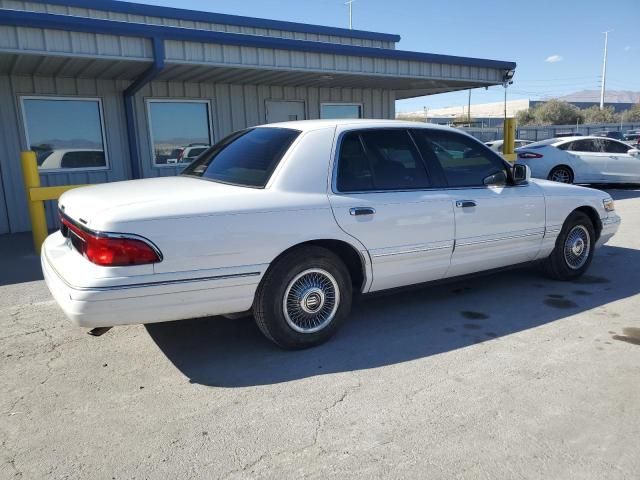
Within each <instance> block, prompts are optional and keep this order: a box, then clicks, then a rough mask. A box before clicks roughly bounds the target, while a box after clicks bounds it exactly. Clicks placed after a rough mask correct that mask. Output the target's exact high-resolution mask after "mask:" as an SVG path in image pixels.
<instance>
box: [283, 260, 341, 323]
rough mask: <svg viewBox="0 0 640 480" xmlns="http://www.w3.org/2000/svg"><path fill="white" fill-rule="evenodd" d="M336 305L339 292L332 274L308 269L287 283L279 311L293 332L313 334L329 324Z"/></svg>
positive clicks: (334, 313)
mask: <svg viewBox="0 0 640 480" xmlns="http://www.w3.org/2000/svg"><path fill="white" fill-rule="evenodd" d="M339 304H340V291H339V289H338V283H337V282H336V279H335V278H333V275H331V274H330V273H329V272H327V271H326V270H323V269H320V268H311V269H309V270H305V271H304V272H302V273H299V274H298V275H296V276H295V277H294V278H293V280H291V282H289V285H288V286H287V289H286V291H285V294H284V299H283V303H282V309H283V312H284V318H285V320H286V321H287V323H288V324H289V326H290V327H291V328H293V329H294V330H295V331H296V332H300V333H314V332H317V331H319V330H322V329H323V328H325V327H326V326H327V325H328V324H329V323H331V321H332V320H333V318H334V317H335V315H336V312H337V311H338V305H339Z"/></svg>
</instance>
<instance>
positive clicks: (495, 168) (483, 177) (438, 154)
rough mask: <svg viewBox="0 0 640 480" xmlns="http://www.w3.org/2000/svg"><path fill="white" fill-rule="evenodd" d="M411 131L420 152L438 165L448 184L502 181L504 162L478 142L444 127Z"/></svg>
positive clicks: (458, 184)
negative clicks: (444, 129)
mask: <svg viewBox="0 0 640 480" xmlns="http://www.w3.org/2000/svg"><path fill="white" fill-rule="evenodd" d="M413 135H414V137H415V139H416V142H417V143H418V146H419V147H420V150H421V151H422V152H423V156H424V157H425V158H428V159H430V160H431V161H432V162H435V163H437V164H438V165H439V166H440V167H441V169H442V172H443V173H444V176H445V178H446V181H447V185H448V186H450V187H479V186H485V185H495V184H505V183H506V181H507V178H508V174H507V169H506V165H505V164H504V162H503V161H502V160H501V159H500V158H499V157H498V156H497V155H495V154H494V153H493V152H492V151H491V150H489V149H488V148H487V147H486V146H484V145H483V144H481V143H480V142H477V141H475V140H473V139H471V138H467V137H466V136H464V135H460V134H458V133H454V132H448V131H438V130H426V129H419V130H418V129H417V130H414V131H413Z"/></svg>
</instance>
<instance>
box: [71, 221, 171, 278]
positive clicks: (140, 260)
mask: <svg viewBox="0 0 640 480" xmlns="http://www.w3.org/2000/svg"><path fill="white" fill-rule="evenodd" d="M61 222H62V224H63V226H64V227H65V228H66V229H68V231H69V234H68V235H71V237H72V238H71V243H72V244H73V246H74V247H75V248H76V250H78V252H80V253H81V254H82V255H83V256H84V257H85V258H86V259H87V260H89V261H90V262H92V263H95V264H96V265H100V266H103V267H124V266H127V265H145V264H149V263H156V262H159V261H160V260H161V258H160V256H159V255H158V252H157V251H156V250H155V249H154V248H152V247H151V246H150V245H149V244H147V243H146V242H144V241H143V240H137V239H134V238H128V237H127V236H125V235H123V236H122V237H119V236H118V235H117V234H110V236H103V235H94V234H92V233H90V232H87V231H85V230H83V229H82V228H79V227H78V226H76V225H74V224H73V223H72V222H70V221H69V220H68V219H66V218H64V217H62V218H61ZM73 237H76V238H73Z"/></svg>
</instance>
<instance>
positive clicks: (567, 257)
mask: <svg viewBox="0 0 640 480" xmlns="http://www.w3.org/2000/svg"><path fill="white" fill-rule="evenodd" d="M574 232H575V233H574ZM570 235H574V236H573V237H572V238H573V239H575V240H576V241H577V242H578V243H577V244H576V243H575V242H572V241H571V240H569V243H568V242H567V239H568V238H569V236H570ZM585 235H588V244H587V245H586V248H588V252H587V253H586V255H584V253H581V254H580V255H579V256H578V255H576V253H575V252H576V251H578V250H579V248H578V247H579V245H580V242H583V247H584V246H585V243H586V242H585ZM595 243H596V233H595V228H594V227H593V222H592V221H591V219H590V218H589V217H588V216H587V215H586V214H584V213H582V212H573V213H572V214H571V215H569V217H568V218H567V220H566V221H565V222H564V225H563V226H562V230H561V231H560V235H558V238H557V239H556V246H555V248H554V249H553V251H552V252H551V255H549V257H548V258H547V259H546V260H545V261H544V264H543V265H544V269H545V271H546V273H547V274H548V275H549V276H550V277H551V278H553V279H555V280H564V281H567V280H574V279H576V278H578V277H580V276H581V275H583V274H584V272H586V271H587V269H588V268H589V265H591V260H592V259H593V252H594V248H595ZM571 245H573V246H575V247H576V250H572V249H571V248H572V247H571ZM567 248H568V249H570V250H568V251H566V252H565V250H566V249H567ZM583 252H584V251H583ZM572 255H573V256H572ZM578 258H579V261H577V260H576V259H578ZM572 261H573V265H571V263H572Z"/></svg>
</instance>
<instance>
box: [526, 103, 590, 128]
mask: <svg viewBox="0 0 640 480" xmlns="http://www.w3.org/2000/svg"><path fill="white" fill-rule="evenodd" d="M534 115H535V119H536V123H540V124H543V125H544V124H547V125H549V124H551V125H568V124H574V123H576V122H577V121H582V113H581V112H580V109H579V108H578V107H576V106H574V105H571V104H570V103H568V102H563V101H561V100H549V101H548V102H545V103H543V104H542V105H540V106H539V107H537V108H536V109H535V111H534Z"/></svg>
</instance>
